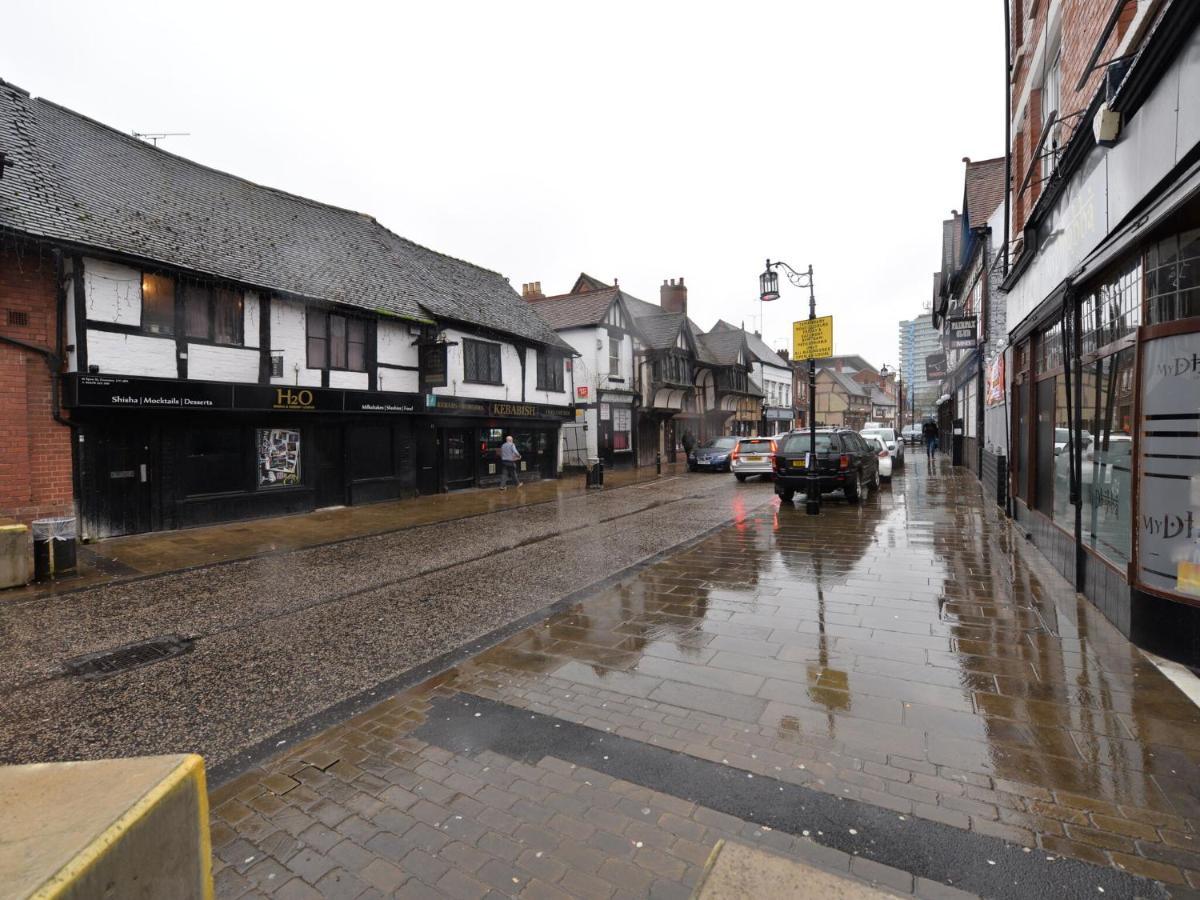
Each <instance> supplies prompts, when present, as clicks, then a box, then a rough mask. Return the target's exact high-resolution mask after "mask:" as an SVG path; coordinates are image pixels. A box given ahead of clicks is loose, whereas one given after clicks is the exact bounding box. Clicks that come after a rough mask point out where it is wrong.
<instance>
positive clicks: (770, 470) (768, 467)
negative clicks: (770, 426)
mask: <svg viewBox="0 0 1200 900" xmlns="http://www.w3.org/2000/svg"><path fill="white" fill-rule="evenodd" d="M778 449H779V448H778V445H776V443H775V441H773V440H772V439H771V438H768V437H753V438H742V439H741V440H740V441H738V445H737V446H736V447H734V448H733V457H732V459H731V460H730V468H731V469H732V471H733V474H734V475H736V476H737V480H738V481H745V480H746V479H747V478H749V477H750V476H751V475H762V476H763V477H765V478H771V477H773V476H774V474H775V463H774V461H773V458H774V456H775V451H776V450H778Z"/></svg>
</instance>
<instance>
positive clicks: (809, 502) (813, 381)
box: [758, 259, 821, 516]
mask: <svg viewBox="0 0 1200 900" xmlns="http://www.w3.org/2000/svg"><path fill="white" fill-rule="evenodd" d="M779 269H783V272H784V274H785V275H787V279H788V281H790V282H791V283H792V284H793V285H795V286H796V287H798V288H805V287H806V288H808V317H809V318H810V319H815V318H816V317H817V297H816V294H815V293H814V291H813V268H812V265H811V264H809V267H808V269H807V271H804V272H797V271H796V270H795V269H793V268H792V267H791V266H789V265H788V264H787V263H785V262H780V261H778V260H776V261H775V262H771V260H769V259H768V260H767V266H766V268H765V269H763V273H762V274H761V275H759V276H758V288H759V291H758V298H759V301H760V302H762V303H769V302H771V301H772V300H778V299H779V271H778V270H779ZM808 440H809V457H808V460H807V463H806V466H805V468H806V470H807V471H808V496H807V497H806V498H805V501H804V511H805V512H807V513H808V514H809V515H810V516H815V515H817V514H818V513H820V511H821V477H820V475H819V474H818V472H817V367H816V366H815V365H814V360H812V359H811V358H810V359H809V361H808Z"/></svg>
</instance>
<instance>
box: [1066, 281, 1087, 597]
mask: <svg viewBox="0 0 1200 900" xmlns="http://www.w3.org/2000/svg"><path fill="white" fill-rule="evenodd" d="M1074 304H1075V294H1074V292H1073V291H1072V290H1071V289H1070V287H1068V288H1067V290H1066V292H1065V293H1064V294H1063V301H1062V316H1061V319H1062V326H1061V327H1062V350H1063V379H1064V380H1065V381H1066V387H1067V434H1068V435H1069V436H1070V439H1069V441H1068V444H1067V447H1066V448H1064V449H1066V450H1068V451H1069V456H1068V457H1067V471H1068V477H1069V488H1068V492H1067V502H1068V503H1071V504H1073V505H1074V507H1075V512H1076V517H1075V548H1076V554H1075V590H1076V591H1079V590H1081V588H1082V585H1081V584H1080V581H1079V553H1078V548H1079V526H1080V519H1079V515H1078V513H1079V474H1078V471H1077V470H1076V466H1075V454H1076V451H1077V450H1078V448H1079V434H1078V433H1077V432H1076V430H1075V429H1076V427H1077V426H1078V424H1079V420H1078V418H1077V417H1076V416H1075V403H1074V397H1075V392H1074V391H1073V390H1072V379H1071V374H1072V371H1073V369H1074V368H1075V363H1076V361H1077V359H1078V356H1077V354H1076V353H1075V333H1074V332H1075V328H1074V323H1075V316H1074V314H1073V311H1072V307H1073V306H1074Z"/></svg>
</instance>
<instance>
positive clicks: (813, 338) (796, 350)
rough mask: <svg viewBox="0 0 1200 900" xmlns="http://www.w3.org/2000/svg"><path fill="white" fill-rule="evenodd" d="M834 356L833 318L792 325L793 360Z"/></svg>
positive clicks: (809, 320)
mask: <svg viewBox="0 0 1200 900" xmlns="http://www.w3.org/2000/svg"><path fill="white" fill-rule="evenodd" d="M826 356H833V316H821V317H819V318H816V319H804V320H803V321H800V322H793V323H792V359H823V358H824V357H826Z"/></svg>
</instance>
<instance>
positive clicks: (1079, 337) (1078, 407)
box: [1067, 297, 1095, 591]
mask: <svg viewBox="0 0 1200 900" xmlns="http://www.w3.org/2000/svg"><path fill="white" fill-rule="evenodd" d="M1081 307H1082V304H1081V303H1079V302H1077V301H1076V300H1075V298H1074V297H1072V300H1071V321H1072V328H1071V331H1072V332H1073V333H1072V335H1071V339H1072V342H1073V345H1074V346H1073V347H1072V351H1073V352H1074V355H1075V392H1074V393H1073V394H1070V393H1068V396H1067V403H1068V404H1070V406H1071V407H1072V408H1073V409H1074V410H1075V427H1074V428H1073V429H1072V430H1071V434H1072V441H1071V444H1072V449H1071V462H1072V463H1073V465H1074V467H1075V491H1074V493H1075V583H1076V584H1077V585H1078V586H1079V590H1080V591H1082V590H1083V589H1084V587H1086V584H1085V578H1086V575H1087V573H1086V571H1085V566H1086V564H1087V560H1086V557H1085V556H1084V552H1083V365H1082V363H1081V360H1080V351H1082V350H1083V346H1082V344H1083V331H1082V327H1081V326H1082V325H1083V313H1082V309H1081ZM1068 391H1070V388H1069V387H1068ZM1093 427H1095V426H1093ZM1094 483H1095V482H1093V484H1094Z"/></svg>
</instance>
